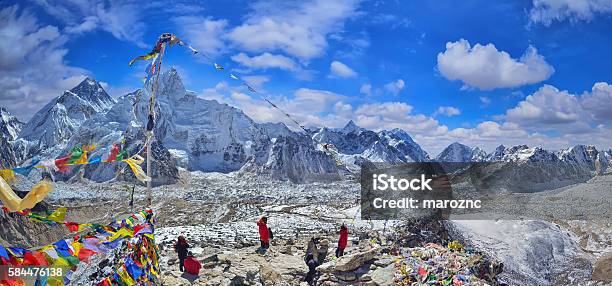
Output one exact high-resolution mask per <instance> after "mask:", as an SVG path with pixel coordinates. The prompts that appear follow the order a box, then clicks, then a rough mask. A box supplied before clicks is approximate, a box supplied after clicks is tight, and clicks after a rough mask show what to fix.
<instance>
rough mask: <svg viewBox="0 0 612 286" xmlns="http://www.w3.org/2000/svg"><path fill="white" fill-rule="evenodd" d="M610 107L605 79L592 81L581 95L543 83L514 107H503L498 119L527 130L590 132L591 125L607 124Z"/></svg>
mask: <svg viewBox="0 0 612 286" xmlns="http://www.w3.org/2000/svg"><path fill="white" fill-rule="evenodd" d="M610 110H612V86H611V85H609V84H608V83H605V82H598V83H595V84H594V85H593V88H592V89H591V91H590V92H588V91H587V92H584V93H583V94H582V95H581V96H578V95H574V94H571V93H569V92H568V91H565V90H559V89H558V88H556V87H554V86H551V85H544V86H542V87H541V88H540V89H538V90H537V91H536V92H535V93H533V94H532V95H529V96H527V97H526V98H525V100H523V101H521V102H519V103H518V104H517V105H516V107H514V108H511V109H509V110H507V111H506V113H505V114H504V115H503V116H501V119H504V120H506V121H508V122H515V123H517V124H519V125H521V126H523V127H524V128H526V129H529V130H537V131H558V132H561V133H563V134H576V133H592V132H595V128H602V127H603V128H610V127H611V126H610V124H611V123H612V115H611V114H610ZM596 126H599V127H596Z"/></svg>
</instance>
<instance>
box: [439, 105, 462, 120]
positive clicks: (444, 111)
mask: <svg viewBox="0 0 612 286" xmlns="http://www.w3.org/2000/svg"><path fill="white" fill-rule="evenodd" d="M459 114H461V110H459V108H456V107H452V106H440V107H438V109H437V110H436V112H434V114H433V116H437V115H445V116H448V117H452V116H456V115H459Z"/></svg>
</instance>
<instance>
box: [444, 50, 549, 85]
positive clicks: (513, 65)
mask: <svg viewBox="0 0 612 286" xmlns="http://www.w3.org/2000/svg"><path fill="white" fill-rule="evenodd" d="M437 68H438V70H439V72H440V74H442V76H444V77H445V78H447V79H449V80H460V81H462V82H463V83H464V84H465V87H474V88H478V89H481V90H492V89H496V88H508V87H517V86H522V85H527V84H534V83H538V82H541V81H543V80H546V79H548V78H549V77H550V76H551V75H552V74H553V73H554V71H555V70H554V68H553V67H552V66H551V65H549V64H548V63H547V62H546V60H545V59H544V57H543V56H542V55H539V54H538V51H537V50H536V48H534V47H532V46H529V47H528V48H527V50H526V51H525V53H524V54H523V55H522V56H521V57H520V58H519V59H514V58H512V57H511V56H510V55H509V54H508V53H507V52H504V51H500V50H498V49H497V48H496V47H495V46H494V45H493V44H487V45H484V46H483V45H481V44H476V45H474V46H473V47H472V46H471V45H470V43H469V42H468V41H467V40H464V39H461V40H459V41H457V42H448V43H446V50H445V51H444V52H442V53H439V54H438V65H437Z"/></svg>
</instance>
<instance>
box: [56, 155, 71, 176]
mask: <svg viewBox="0 0 612 286" xmlns="http://www.w3.org/2000/svg"><path fill="white" fill-rule="evenodd" d="M68 160H70V156H66V157H62V158H58V159H56V160H55V167H57V169H59V171H60V173H66V172H67V171H68V166H66V165H67V164H68Z"/></svg>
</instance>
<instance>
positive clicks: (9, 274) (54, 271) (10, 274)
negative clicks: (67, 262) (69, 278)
mask: <svg viewBox="0 0 612 286" xmlns="http://www.w3.org/2000/svg"><path fill="white" fill-rule="evenodd" d="M64 274H65V271H64V268H61V267H47V266H6V265H4V266H0V280H22V279H23V280H29V279H33V278H38V277H62V276H64Z"/></svg>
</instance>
